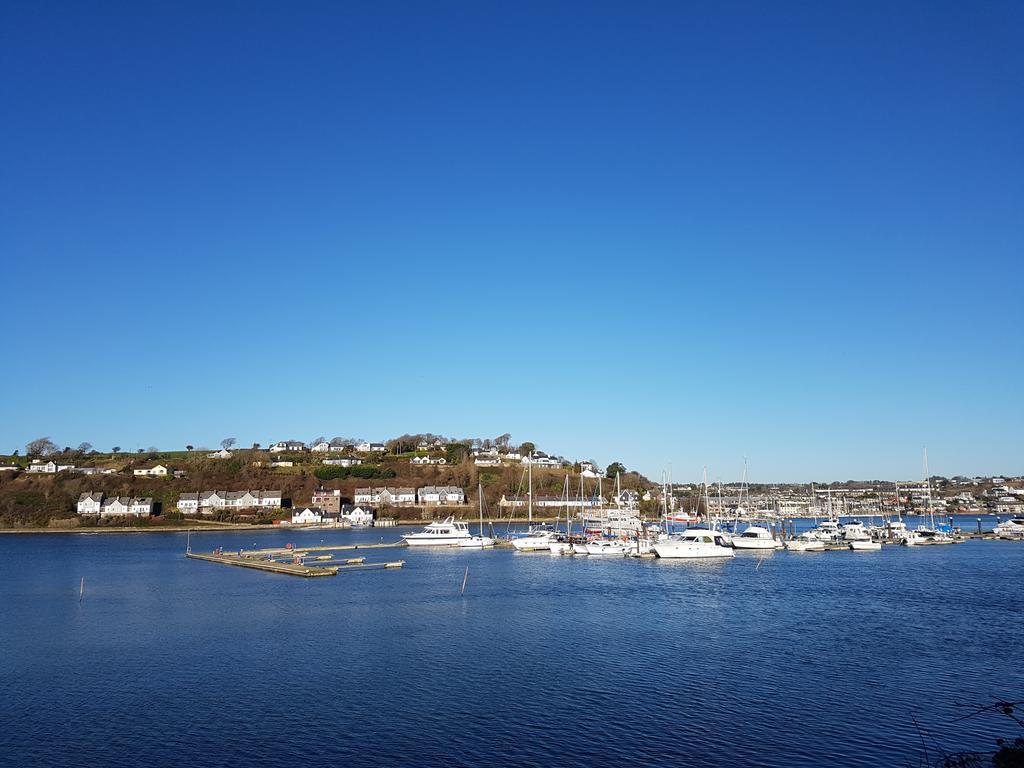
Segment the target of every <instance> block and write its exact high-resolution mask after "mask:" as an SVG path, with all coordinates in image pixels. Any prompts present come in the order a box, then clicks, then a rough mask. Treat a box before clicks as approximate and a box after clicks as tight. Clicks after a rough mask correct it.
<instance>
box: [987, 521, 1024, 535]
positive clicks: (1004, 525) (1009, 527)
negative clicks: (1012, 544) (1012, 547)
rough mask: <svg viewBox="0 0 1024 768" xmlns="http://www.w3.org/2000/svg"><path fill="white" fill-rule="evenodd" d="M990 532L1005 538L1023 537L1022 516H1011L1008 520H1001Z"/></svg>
mask: <svg viewBox="0 0 1024 768" xmlns="http://www.w3.org/2000/svg"><path fill="white" fill-rule="evenodd" d="M992 533H994V534H995V535H996V536H1000V537H1005V538H1013V539H1019V538H1024V517H1013V518H1010V519H1009V520H1003V522H1001V523H999V524H998V525H997V526H996V527H995V528H993V529H992Z"/></svg>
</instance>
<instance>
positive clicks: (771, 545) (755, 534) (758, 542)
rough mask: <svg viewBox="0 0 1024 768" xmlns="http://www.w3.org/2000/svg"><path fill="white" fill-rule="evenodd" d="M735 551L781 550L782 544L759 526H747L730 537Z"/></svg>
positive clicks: (768, 531)
mask: <svg viewBox="0 0 1024 768" xmlns="http://www.w3.org/2000/svg"><path fill="white" fill-rule="evenodd" d="M732 545H733V546H734V547H735V548H736V549H782V542H781V541H779V539H777V538H775V537H774V536H773V535H772V532H771V531H770V530H768V529H767V528H765V527H764V526H761V525H748V526H747V527H746V529H744V531H743V532H742V533H741V534H740V535H739V536H733V537H732Z"/></svg>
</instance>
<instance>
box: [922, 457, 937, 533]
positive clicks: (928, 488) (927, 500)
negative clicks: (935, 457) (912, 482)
mask: <svg viewBox="0 0 1024 768" xmlns="http://www.w3.org/2000/svg"><path fill="white" fill-rule="evenodd" d="M924 487H925V497H924V505H925V508H926V509H927V510H928V517H929V524H930V525H931V527H932V530H933V531H934V530H935V512H934V511H933V510H932V478H931V474H930V473H929V472H928V448H927V447H926V448H925V449H924Z"/></svg>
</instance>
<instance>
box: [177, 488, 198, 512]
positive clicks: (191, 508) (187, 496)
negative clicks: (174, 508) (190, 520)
mask: <svg viewBox="0 0 1024 768" xmlns="http://www.w3.org/2000/svg"><path fill="white" fill-rule="evenodd" d="M178 511H179V512H181V514H183V515H194V514H197V513H198V512H199V494H198V493H183V494H181V496H179V497H178Z"/></svg>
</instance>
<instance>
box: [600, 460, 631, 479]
mask: <svg viewBox="0 0 1024 768" xmlns="http://www.w3.org/2000/svg"><path fill="white" fill-rule="evenodd" d="M604 473H605V475H607V476H608V477H615V475H617V474H622V475H624V474H626V467H625V466H624V465H623V464H622V462H621V461H613V462H612V463H611V464H609V465H608V469H606V470H605V471H604Z"/></svg>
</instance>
